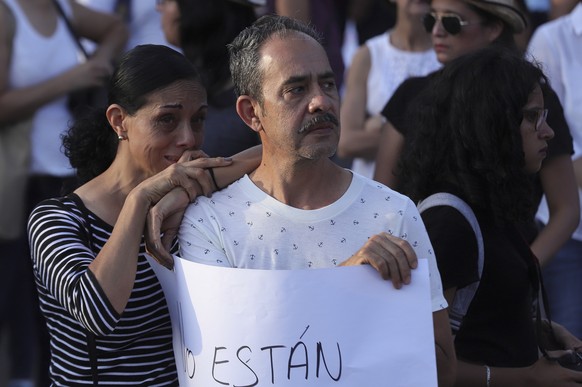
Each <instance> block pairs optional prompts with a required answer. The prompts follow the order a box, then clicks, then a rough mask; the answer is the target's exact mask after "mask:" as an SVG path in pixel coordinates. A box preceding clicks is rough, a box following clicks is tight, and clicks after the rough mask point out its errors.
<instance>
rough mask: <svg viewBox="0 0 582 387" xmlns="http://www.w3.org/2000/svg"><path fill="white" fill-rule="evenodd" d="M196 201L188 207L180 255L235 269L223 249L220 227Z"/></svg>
mask: <svg viewBox="0 0 582 387" xmlns="http://www.w3.org/2000/svg"><path fill="white" fill-rule="evenodd" d="M199 200H200V199H197V200H195V201H194V202H193V203H192V204H190V205H189V206H188V208H187V209H186V212H185V213H184V217H183V218H182V224H181V225H180V231H179V233H178V244H179V246H180V248H179V249H180V252H179V255H180V256H181V257H182V258H184V259H186V260H188V261H192V262H197V263H202V264H206V265H212V266H224V267H234V264H233V263H232V262H230V261H229V259H228V257H227V254H226V252H225V251H224V249H223V248H222V247H221V246H222V242H221V240H220V232H219V226H218V225H217V224H216V222H215V220H214V217H213V216H212V214H210V213H209V212H208V210H207V209H204V208H203V206H200V205H199V203H200V202H199Z"/></svg>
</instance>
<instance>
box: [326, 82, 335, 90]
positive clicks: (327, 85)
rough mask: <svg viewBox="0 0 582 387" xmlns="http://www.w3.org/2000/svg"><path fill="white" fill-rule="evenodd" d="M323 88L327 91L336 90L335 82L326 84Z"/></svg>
mask: <svg viewBox="0 0 582 387" xmlns="http://www.w3.org/2000/svg"><path fill="white" fill-rule="evenodd" d="M323 87H324V88H325V89H327V90H333V89H335V81H328V82H324V84H323Z"/></svg>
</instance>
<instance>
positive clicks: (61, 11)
mask: <svg viewBox="0 0 582 387" xmlns="http://www.w3.org/2000/svg"><path fill="white" fill-rule="evenodd" d="M53 3H54V5H55V8H56V9H57V11H58V12H59V14H60V15H61V17H62V18H63V20H64V22H65V24H66V25H67V29H68V30H69V33H70V34H71V36H72V37H73V40H74V41H75V43H76V44H77V48H79V51H81V52H82V53H83V55H84V56H85V58H89V53H88V52H87V50H86V49H85V47H84V46H83V44H82V43H81V38H79V34H77V31H75V28H74V27H73V25H72V24H71V20H69V18H68V17H67V14H66V13H65V10H64V9H63V7H62V6H61V4H60V3H59V0H53Z"/></svg>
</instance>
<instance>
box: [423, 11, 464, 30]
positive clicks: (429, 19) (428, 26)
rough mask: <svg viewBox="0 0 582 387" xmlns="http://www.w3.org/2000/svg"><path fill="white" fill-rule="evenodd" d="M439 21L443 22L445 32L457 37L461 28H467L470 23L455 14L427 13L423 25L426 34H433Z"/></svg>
mask: <svg viewBox="0 0 582 387" xmlns="http://www.w3.org/2000/svg"><path fill="white" fill-rule="evenodd" d="M437 20H439V21H440V22H441V24H442V25H443V28H444V29H445V31H447V32H448V33H449V34H451V35H457V34H458V33H459V32H461V27H463V26H467V25H469V24H470V23H469V22H468V21H465V20H461V18H460V17H459V16H457V15H455V14H446V15H437V14H436V13H434V12H430V13H427V14H426V15H424V17H423V18H422V24H423V25H424V29H425V30H426V32H428V33H431V32H432V29H433V28H434V25H435V24H436V22H437Z"/></svg>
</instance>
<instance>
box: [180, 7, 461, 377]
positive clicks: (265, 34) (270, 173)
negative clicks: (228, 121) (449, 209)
mask: <svg viewBox="0 0 582 387" xmlns="http://www.w3.org/2000/svg"><path fill="white" fill-rule="evenodd" d="M229 51H230V63H231V72H232V76H233V81H234V84H235V91H236V92H237V94H238V99H237V112H238V114H239V115H240V117H241V118H242V120H243V121H244V122H245V123H246V124H247V125H248V126H249V127H250V128H251V129H252V130H254V131H256V132H258V133H259V135H260V136H261V141H262V144H263V152H262V162H261V164H260V166H259V167H258V168H257V169H256V170H255V171H254V172H253V173H251V174H250V175H249V176H245V177H244V178H242V179H241V180H238V181H237V182H235V183H233V184H231V185H230V186H229V187H227V188H225V189H223V190H222V191H220V192H218V193H215V194H214V195H213V196H212V197H211V198H208V200H204V199H202V198H200V199H199V200H197V201H195V202H194V203H193V204H191V205H190V206H189V207H188V208H187V209H186V212H185V214H184V218H183V221H182V225H181V227H180V231H179V235H178V236H179V245H180V254H181V256H182V257H183V258H185V259H188V260H192V261H197V262H202V263H205V264H210V265H222V266H227V267H238V268H242V267H244V268H256V269H309V268H324V267H334V266H346V265H361V264H369V265H371V266H372V267H374V268H375V269H376V270H377V271H378V272H379V275H381V276H382V278H384V279H390V280H391V281H392V283H393V285H394V286H395V287H396V288H400V287H402V286H403V285H405V284H408V283H409V282H410V279H411V270H414V268H416V267H417V265H418V261H417V259H428V263H429V270H430V275H431V291H432V292H431V293H432V312H433V313H432V315H433V322H434V329H435V343H436V359H437V367H438V376H439V382H440V383H439V385H441V386H445V385H452V383H453V380H454V377H455V366H456V359H455V355H454V350H453V346H452V337H451V331H450V328H449V323H448V314H447V310H446V307H447V304H446V301H445V299H444V296H443V293H442V285H441V283H440V276H439V272H438V268H437V266H436V260H435V257H434V254H432V247H431V244H430V240H429V239H428V235H427V233H426V229H425V227H424V224H423V223H422V221H421V219H420V216H419V214H418V211H417V209H416V207H415V205H414V203H412V201H411V200H410V199H408V198H407V197H405V196H403V195H400V194H399V193H397V192H395V191H392V190H390V189H388V188H387V187H385V186H383V185H381V184H378V183H376V182H374V181H372V180H371V179H367V178H364V177H362V176H360V175H357V174H354V173H352V172H351V171H349V170H347V169H344V168H342V167H340V166H338V165H337V164H335V163H334V162H333V161H332V160H330V156H331V155H333V154H334V153H335V151H336V148H337V143H338V140H339V119H338V113H339V94H338V90H337V87H336V83H335V77H334V73H333V71H332V69H331V66H330V64H329V60H328V58H327V55H326V53H325V50H324V49H323V47H322V45H321V44H320V41H319V37H318V35H317V33H316V32H315V31H314V30H312V29H311V28H310V27H308V26H306V25H305V24H303V23H302V22H300V21H298V20H296V19H292V18H288V17H284V16H277V15H268V16H263V17H262V18H260V19H258V20H257V21H256V22H255V23H254V24H253V25H252V26H250V27H248V28H246V29H245V30H243V31H242V32H241V33H240V34H239V35H238V36H237V38H235V40H234V41H233V42H232V43H231V44H230V45H229ZM388 329H389V328H388ZM409 334H414V333H413V332H410V333H409Z"/></svg>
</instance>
